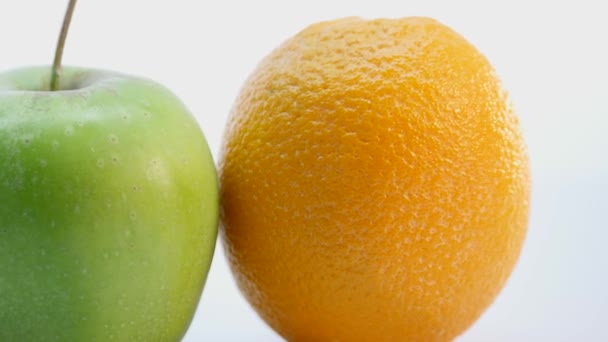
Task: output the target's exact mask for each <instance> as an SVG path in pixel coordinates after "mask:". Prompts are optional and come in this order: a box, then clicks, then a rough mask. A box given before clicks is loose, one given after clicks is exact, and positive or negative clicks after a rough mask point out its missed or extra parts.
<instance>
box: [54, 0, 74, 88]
mask: <svg viewBox="0 0 608 342" xmlns="http://www.w3.org/2000/svg"><path fill="white" fill-rule="evenodd" d="M74 7H76V0H70V2H69V3H68V9H67V10H66V11H65V16H64V17H63V25H62V26H61V33H60V34H59V39H58V40H57V48H56V49H55V60H54V61H53V69H52V72H51V91H57V90H59V79H60V78H61V57H62V56H63V47H64V46H65V40H66V38H67V36H68V30H69V28H70V22H71V21H72V15H73V14H74Z"/></svg>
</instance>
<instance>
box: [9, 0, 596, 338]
mask: <svg viewBox="0 0 608 342" xmlns="http://www.w3.org/2000/svg"><path fill="white" fill-rule="evenodd" d="M65 5H66V1H65V0H1V1H0V37H1V40H0V70H6V69H11V68H15V67H19V66H24V65H31V64H49V63H50V62H51V60H52V54H53V50H54V46H55V42H56V36H57V33H58V31H59V26H60V22H61V19H62V17H63V12H64V10H65ZM604 6H605V5H604ZM412 15H424V16H431V17H435V18H436V19H439V20H440V21H442V22H443V23H445V24H447V25H448V26H451V27H452V28H454V29H455V30H456V31H458V32H460V33H461V34H463V35H464V36H465V37H467V38H468V39H469V40H470V41H471V42H473V43H474V44H475V45H476V46H477V47H478V48H479V49H480V50H481V51H482V52H483V53H484V54H486V56H487V57H488V58H489V59H490V61H491V62H492V63H493V65H494V66H495V67H496V69H497V70H498V72H499V74H500V75H501V76H502V78H503V80H504V82H505V83H506V86H507V87H508V88H509V89H510V91H511V94H512V98H513V100H514V102H515V105H516V108H517V110H518V112H519V116H520V118H521V122H522V126H523V130H524V134H525V136H526V139H527V142H528V146H529V150H530V155H531V161H532V172H533V183H534V185H533V195H532V214H531V221H530V230H529V235H528V239H527V241H526V245H525V247H524V251H523V254H522V257H521V259H520V262H519V264H518V266H517V268H516V270H515V272H514V274H513V276H512V277H511V279H510V281H509V283H508V284H507V287H506V288H505V289H504V291H503V292H502V293H501V295H500V296H499V298H498V299H497V301H496V302H495V303H494V305H493V306H492V307H491V308H490V309H489V310H488V311H487V312H486V313H485V315H484V316H483V317H482V318H481V319H480V320H479V321H478V322H477V323H476V324H475V325H474V326H473V327H472V328H471V329H470V330H469V331H467V332H466V333H465V334H464V335H463V336H462V337H461V338H459V341H608V329H606V324H607V323H608V313H607V311H608V294H607V291H608V248H606V246H605V245H606V243H607V241H608V219H607V214H606V213H607V212H608V152H607V149H608V138H607V137H606V131H607V129H608V82H607V80H608V67H607V66H606V63H608V53H607V48H606V47H607V46H608V38H607V35H608V24H607V23H608V20H606V11H605V10H604V7H603V6H602V2H601V1H595V2H592V1H590V0H578V1H559V0H555V1H535V2H534V1H516V0H512V1H500V2H498V1H463V0H460V1H449V0H445V1H430V0H415V1H388V0H387V1H384V0H374V1H367V2H364V1H360V2H357V1H345V2H342V3H340V2H337V1H336V2H330V1H311V0H308V1H304V0H300V1H279V0H274V1H271V0H266V1H263V0H257V1H244V0H243V1H234V0H233V1H196V0H171V1H169V0H167V1H153V0H103V1H92V0H89V1H87V0H81V1H80V2H79V5H78V8H77V9H76V14H75V18H74V22H73V25H72V31H71V32H70V36H69V38H68V44H67V47H66V51H65V59H64V61H65V63H66V64H72V65H80V66H87V67H95V68H103V69H112V70H117V71H122V72H126V73H131V74H135V75H139V76H145V77H149V78H152V79H155V80H157V81H159V82H160V83H163V84H165V85H166V86H168V87H169V88H170V89H172V90H173V91H174V92H175V93H176V94H177V95H178V96H179V97H180V98H181V99H182V100H183V101H184V102H185V103H186V104H187V106H188V107H189V108H190V109H191V110H192V112H193V113H195V115H196V117H197V118H198V120H199V122H200V125H201V127H202V129H203V131H204V133H205V135H206V137H207V139H208V141H209V144H210V147H211V149H212V151H213V153H214V156H215V157H216V160H217V157H218V152H219V143H220V140H221V136H222V131H223V128H224V122H225V120H226V116H227V114H228V112H229V110H230V107H231V105H232V102H233V100H234V98H235V96H236V94H237V92H238V90H239V88H240V86H241V84H242V82H243V81H244V79H245V78H246V77H247V75H248V74H249V73H250V72H251V71H252V70H253V69H254V67H255V65H256V63H257V62H258V61H259V60H260V59H261V58H262V57H263V56H264V55H266V54H267V53H269V52H270V51H271V50H272V49H273V48H274V47H276V46H277V45H278V44H279V43H280V42H281V41H283V40H284V39H286V38H287V37H289V36H291V35H292V34H294V33H296V32H297V31H299V30H301V29H302V28H304V27H306V26H307V25H309V24H311V23H314V22H317V21H320V20H327V19H334V18H338V17H344V16H362V17H366V18H374V17H402V16H412ZM0 310H1V308H0ZM185 341H187V342H188V341H280V338H279V337H278V336H277V335H275V334H274V333H273V332H272V331H271V330H270V329H269V328H267V326H266V325H265V324H264V323H263V322H262V321H261V320H260V319H259V318H257V316H256V315H255V313H254V312H253V311H252V310H251V309H250V307H249V306H248V304H247V303H246V302H245V301H244V300H243V299H242V297H241V296H240V294H239V292H238V291H237V289H236V287H235V285H234V282H233V280H232V277H231V275H230V272H229V270H228V268H227V266H226V262H225V259H224V254H223V250H222V249H221V246H220V245H219V244H218V248H217V249H216V254H215V259H214V262H213V266H212V269H211V272H210V274H209V278H208V282H207V285H206V289H205V292H204V295H203V297H202V300H201V302H200V306H199V309H198V311H197V314H196V316H195V318H194V321H193V323H192V326H191V327H190V330H189V332H188V334H187V336H186V338H185Z"/></svg>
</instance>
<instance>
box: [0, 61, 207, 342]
mask: <svg viewBox="0 0 608 342" xmlns="http://www.w3.org/2000/svg"><path fill="white" fill-rule="evenodd" d="M50 71H51V68H50V67H32V68H26V69H19V70H15V71H11V72H7V73H3V74H0V341H179V340H180V339H181V338H182V337H183V336H184V334H185V332H186V330H187V328H188V326H189V324H190V322H191V320H192V317H193V315H194V312H195V309H196V307H197V304H198V301H199V299H200V296H201V293H202V290H203V286H204V283H205V280H206V276H207V272H208V270H209V267H210V263H211V259H212V256H213V252H214V248H215V241H216V237H217V225H218V210H219V209H218V208H219V197H218V184H217V176H216V170H215V165H214V162H213V159H212V156H211V153H210V151H209V148H208V145H207V142H206V141H205V138H204V136H203V133H202V132H201V130H200V128H199V126H198V124H197V122H196V120H195V119H194V118H193V116H192V115H191V114H190V113H189V111H188V110H187V109H186V108H185V106H184V105H183V104H182V103H181V102H180V101H179V100H178V99H177V98H176V97H175V96H174V95H173V94H172V93H171V92H170V91H168V90H167V89H166V88H164V87H162V86H160V85H158V84H156V83H154V82H152V81H149V80H144V79H138V78H134V77H130V76H126V75H121V74H117V73H111V72H104V71H99V70H90V69H89V70H87V69H80V68H64V70H63V78H62V88H61V89H63V90H60V91H55V92H51V91H48V88H49V86H48V84H49V82H50V81H49V79H50Z"/></svg>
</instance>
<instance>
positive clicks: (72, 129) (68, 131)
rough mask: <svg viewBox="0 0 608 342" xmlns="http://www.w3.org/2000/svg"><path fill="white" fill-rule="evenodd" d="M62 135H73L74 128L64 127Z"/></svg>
mask: <svg viewBox="0 0 608 342" xmlns="http://www.w3.org/2000/svg"><path fill="white" fill-rule="evenodd" d="M63 133H64V134H65V135H66V136H71V135H73V134H74V127H72V126H66V127H65V130H64V131H63Z"/></svg>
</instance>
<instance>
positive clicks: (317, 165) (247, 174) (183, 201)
mask: <svg viewBox="0 0 608 342" xmlns="http://www.w3.org/2000/svg"><path fill="white" fill-rule="evenodd" d="M51 78H52V75H51V74H50V69H43V68H40V69H29V70H21V71H18V72H15V73H9V74H4V75H3V77H0V89H2V90H3V91H2V92H1V93H0V113H1V114H0V123H1V125H0V127H1V128H2V129H1V130H0V136H1V137H2V139H1V141H2V144H0V164H1V165H3V168H4V171H3V174H2V175H0V190H1V191H0V196H1V197H0V200H1V203H2V207H0V232H1V233H2V234H3V235H2V239H1V240H0V277H1V278H0V307H2V308H3V310H2V311H0V340H23V339H28V337H31V335H27V334H31V333H32V332H35V334H36V335H37V336H44V337H49V336H50V338H51V339H56V340H82V339H86V340H95V339H97V340H107V339H110V338H114V339H117V340H134V339H143V340H176V339H179V338H180V337H181V336H183V333H184V332H185V329H186V328H187V326H188V323H189V322H190V320H191V318H192V313H193V311H194V308H195V306H196V303H197V301H198V298H199V296H200V292H201V290H202V286H203V283H204V279H205V276H206V273H207V270H208V267H209V263H210V260H211V254H212V251H213V246H214V242H215V234H216V225H217V212H218V202H219V201H218V193H217V188H218V187H217V183H216V179H215V177H216V176H215V168H214V165H213V162H212V160H211V156H210V153H209V150H208V148H207V146H206V142H205V140H204V137H203V136H202V133H201V132H200V129H199V128H198V126H197V125H196V122H195V120H194V119H193V118H192V116H191V115H190V114H189V113H188V111H187V110H186V109H185V107H184V106H183V104H181V103H180V102H179V100H177V99H176V98H175V97H174V96H173V95H172V94H170V93H169V92H168V91H167V90H166V89H164V88H162V87H160V86H158V85H156V84H154V83H151V82H149V81H144V80H139V79H132V78H128V77H126V76H123V75H119V74H115V73H105V72H99V71H85V70H79V69H71V68H68V69H66V70H65V71H64V75H63V78H62V83H61V84H60V88H59V89H62V90H59V91H55V92H53V91H46V90H48V89H47V86H46V85H47V84H53V82H52V81H51ZM51 87H52V86H51ZM224 139H225V140H224V146H223V150H222V159H221V161H220V164H219V174H220V181H221V200H222V208H223V210H222V213H223V214H222V222H223V225H222V226H223V229H222V236H223V241H224V243H225V246H226V251H227V254H228V259H229V261H230V264H231V266H232V269H233V271H234V273H235V275H236V279H237V282H238V284H239V286H240V288H241V290H242V291H243V293H244V294H245V295H246V297H247V299H248V300H249V301H250V302H251V303H252V304H253V306H254V307H255V308H256V310H257V311H258V312H259V313H260V315H261V316H262V317H263V318H264V319H265V320H266V321H267V322H268V323H269V324H270V325H271V326H272V327H273V328H274V329H275V330H277V332H279V333H280V334H281V335H282V336H283V337H285V338H287V339H289V340H304V341H307V340H313V341H325V340H327V341H331V340H342V341H357V340H362V341H369V340H386V341H390V340H450V339H452V338H454V337H455V336H457V335H458V334H459V333H461V332H462V331H463V330H464V329H466V328H467V327H468V326H469V325H470V324H472V322H473V321H474V320H475V319H476V318H477V317H478V316H479V315H480V314H481V313H482V312H483V310H484V309H485V308H486V307H487V306H488V305H489V304H490V303H491V301H492V300H493V298H494V297H495V296H496V294H497V293H498V291H499V290H500V288H501V287H502V286H503V285H504V282H505V281H506V279H507V277H508V275H509V273H510V272H511V269H512V267H513V265H514V263H515V261H516V259H517V256H518V254H519V251H520V248H521V243H522V241H523V238H524V235H525V230H526V225H527V215H528V196H529V175H528V168H527V157H526V153H525V148H524V145H523V141H522V139H521V134H520V132H519V128H518V124H517V120H516V119H515V116H514V114H513V112H512V109H511V106H510V104H509V102H508V98H507V96H506V94H505V92H504V90H503V89H502V87H501V84H500V82H499V81H498V80H497V78H496V76H495V74H494V71H493V70H492V68H491V66H490V65H489V63H488V62H487V61H486V59H485V58H484V57H483V56H482V55H481V54H480V53H479V52H477V50H475V49H474V48H473V47H472V46H471V45H470V44H469V43H468V42H466V41H465V40H464V39H463V38H462V37H460V36H459V35H457V34H456V33H454V32H453V31H451V30H450V29H448V28H446V27H445V26H443V25H441V24H439V23H437V22H435V21H432V20H429V19H423V18H410V19H403V20H388V21H384V20H376V21H362V20H359V19H348V20H341V21H336V22H329V23H322V24H318V25H313V26H311V27H309V28H307V29H306V30H304V31H303V32H301V33H299V34H298V35H296V36H295V37H293V38H292V39H290V40H288V41H287V42H286V43H285V44H283V45H282V46H281V47H280V48H278V49H277V50H275V51H274V52H273V53H271V54H270V55H269V56H268V57H267V58H266V59H265V60H264V61H262V63H261V64H260V66H259V67H258V69H257V70H256V71H255V72H254V74H253V75H252V76H251V77H250V78H249V80H248V81H247V83H246V84H245V87H244V88H243V90H242V92H241V94H240V95H239V97H238V99H237V101H236V104H235V106H234V109H233V112H232V114H231V116H230V118H229V122H228V125H227V129H226V132H225V138H224Z"/></svg>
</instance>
